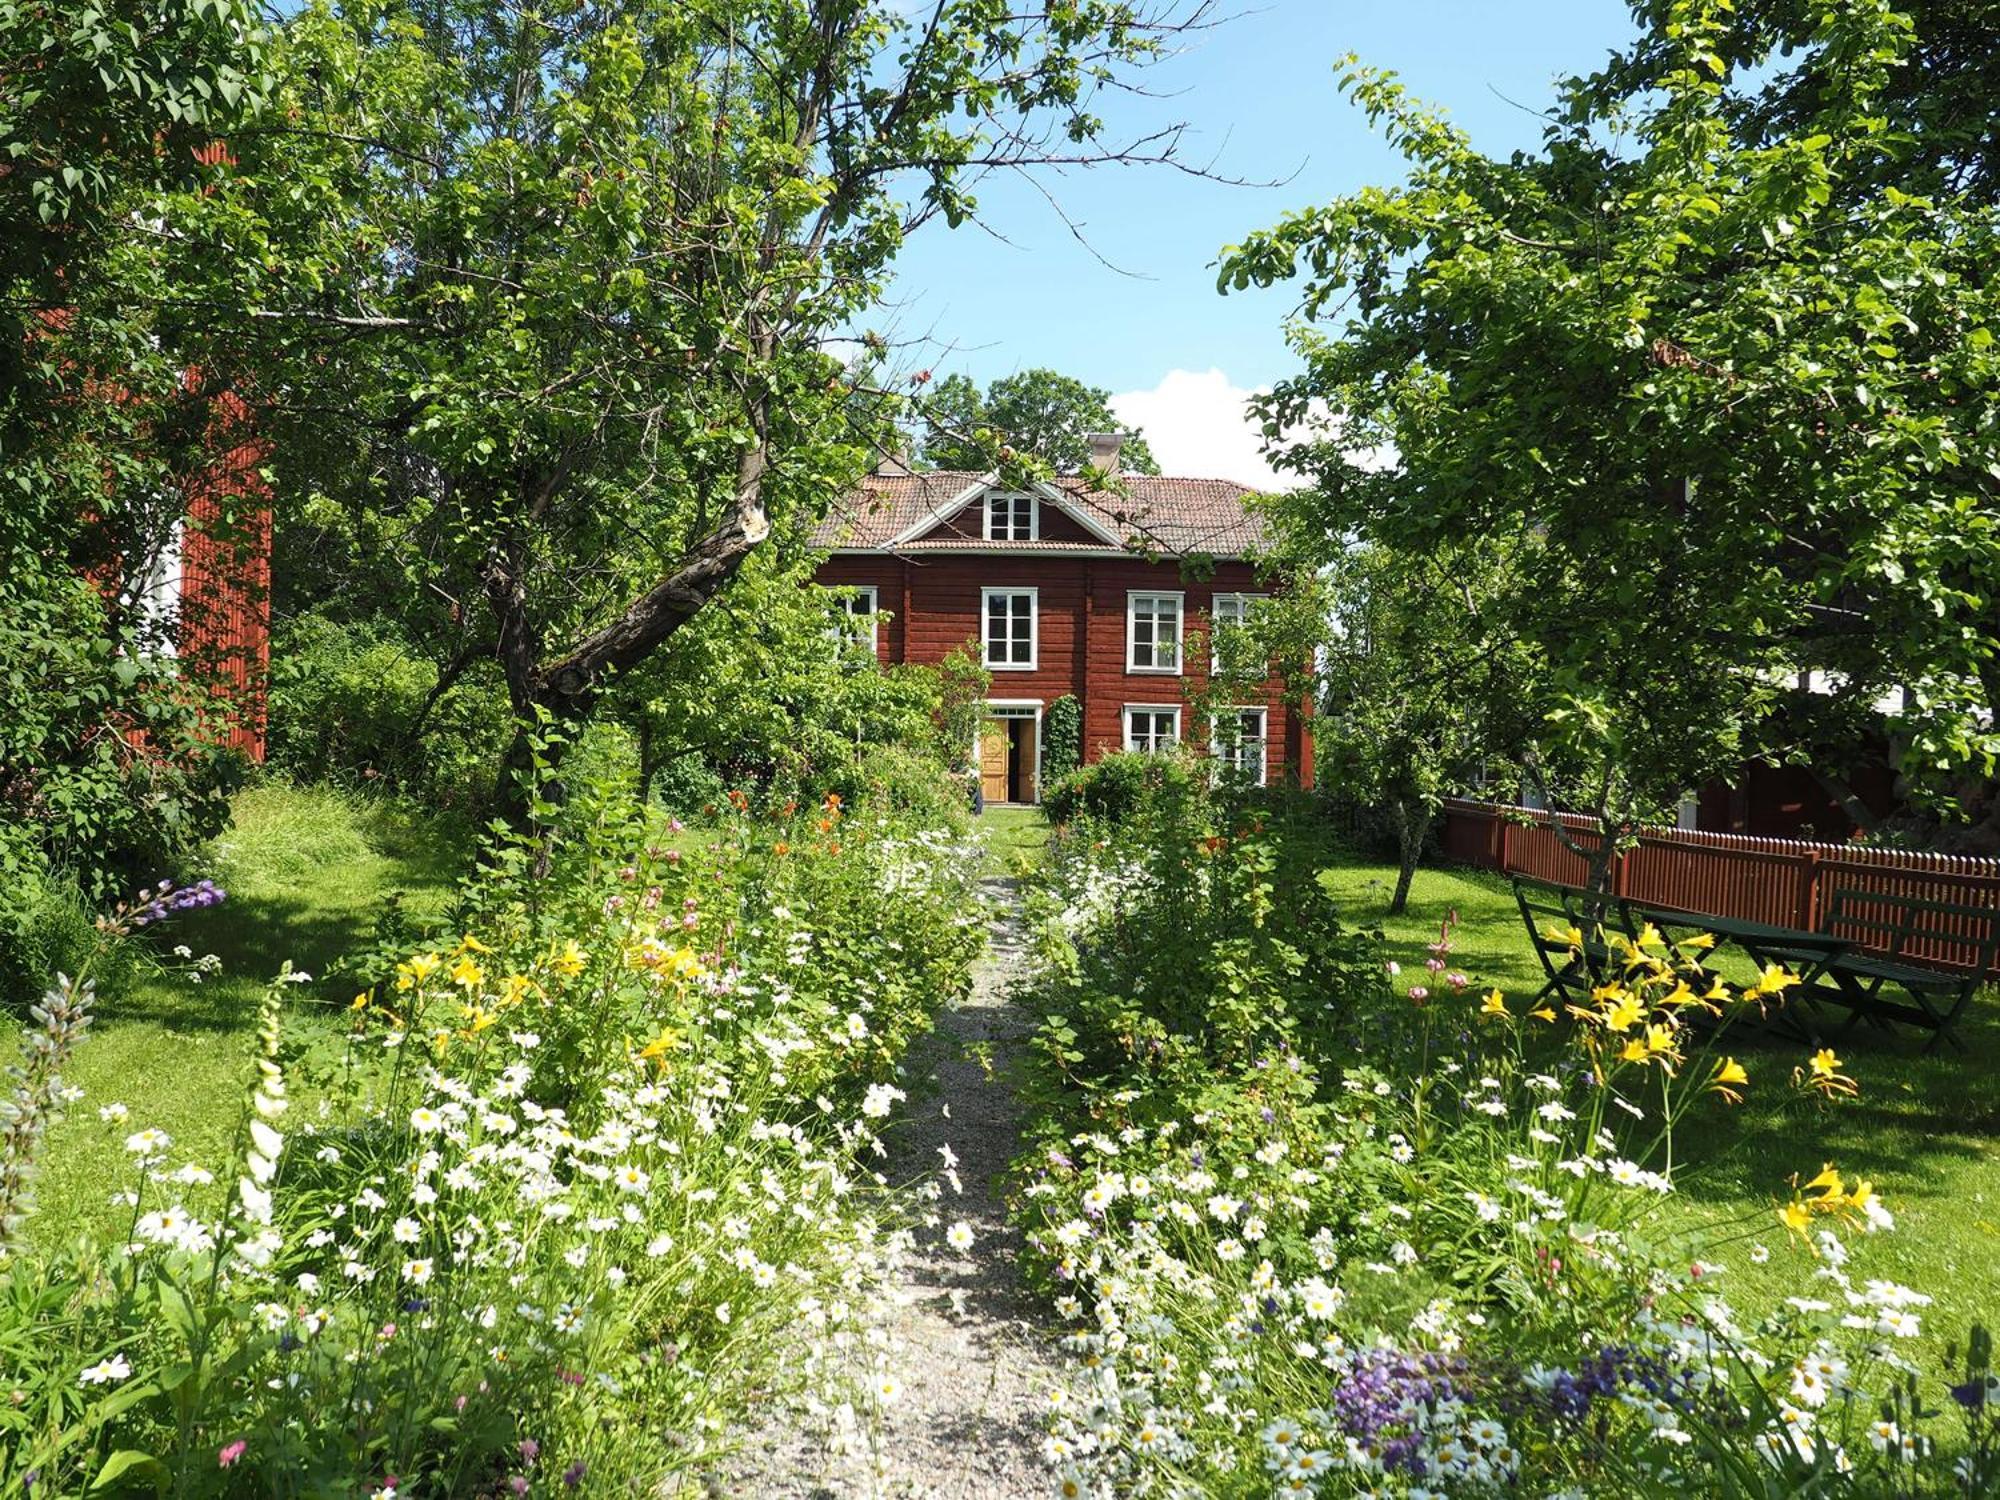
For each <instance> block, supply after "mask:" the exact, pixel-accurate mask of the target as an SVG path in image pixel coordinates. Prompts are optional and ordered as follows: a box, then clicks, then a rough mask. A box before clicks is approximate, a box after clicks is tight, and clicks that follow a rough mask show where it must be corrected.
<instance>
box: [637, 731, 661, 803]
mask: <svg viewBox="0 0 2000 1500" xmlns="http://www.w3.org/2000/svg"><path fill="white" fill-rule="evenodd" d="M659 771H660V757H659V749H658V736H657V735H656V734H655V733H654V731H653V716H652V715H651V714H649V713H647V712H646V711H645V710H644V709H643V708H642V709H641V710H640V711H639V807H640V810H641V811H644V810H645V809H646V808H647V807H649V806H650V805H651V804H652V800H653V778H654V777H655V776H657V775H658V774H659Z"/></svg>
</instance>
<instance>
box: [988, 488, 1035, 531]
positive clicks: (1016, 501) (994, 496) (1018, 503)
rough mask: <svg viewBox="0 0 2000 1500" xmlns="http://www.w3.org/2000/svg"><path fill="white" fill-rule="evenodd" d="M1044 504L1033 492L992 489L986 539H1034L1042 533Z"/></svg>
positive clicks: (989, 494) (989, 495)
mask: <svg viewBox="0 0 2000 1500" xmlns="http://www.w3.org/2000/svg"><path fill="white" fill-rule="evenodd" d="M1041 519H1042V518H1041V506H1040V504H1039V502H1038V501H1037V499H1036V497H1035V496H1034V495H1032V494H1025V493H1022V492H1019V491H1008V490H993V491H991V492H990V493H988V495H987V496H986V540H987V541H989V542H1032V541H1034V540H1035V538H1036V537H1037V536H1039V535H1040V533H1041Z"/></svg>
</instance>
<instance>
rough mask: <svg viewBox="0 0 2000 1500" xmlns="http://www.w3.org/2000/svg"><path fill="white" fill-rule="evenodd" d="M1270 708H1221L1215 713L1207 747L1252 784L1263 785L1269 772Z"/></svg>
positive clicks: (1234, 771) (1232, 770)
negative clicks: (1220, 710)
mask: <svg viewBox="0 0 2000 1500" xmlns="http://www.w3.org/2000/svg"><path fill="white" fill-rule="evenodd" d="M1270 722H1271V720H1270V712H1269V710H1267V709H1262V708H1230V709H1224V710H1223V711H1222V712H1221V713H1219V714H1217V715H1216V716H1215V733H1214V737H1213V739H1212V740H1211V741H1210V749H1211V751H1212V752H1213V754H1214V756H1215V758H1216V759H1217V760H1218V761H1220V762H1221V763H1222V764H1223V765H1225V766H1227V767H1228V768H1229V770H1230V771H1231V772H1232V773H1234V774H1235V775H1237V776H1240V777H1243V778H1245V779H1247V780H1248V781H1249V782H1250V784H1251V785H1252V786H1262V785H1263V784H1264V778H1265V776H1266V775H1267V774H1268V773H1269V760H1268V758H1267V754H1266V749H1267V746H1268V745H1269V744H1270V739H1269V732H1268V731H1269V726H1270Z"/></svg>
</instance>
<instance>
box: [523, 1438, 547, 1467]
mask: <svg viewBox="0 0 2000 1500" xmlns="http://www.w3.org/2000/svg"><path fill="white" fill-rule="evenodd" d="M541 1456H542V1445H541V1444H540V1443H538V1442H536V1441H535V1440H534V1439H533V1438H522V1439H521V1462H522V1463H524V1464H531V1463H533V1462H534V1461H535V1460H536V1459H538V1458H540V1457H541Z"/></svg>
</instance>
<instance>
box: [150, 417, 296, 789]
mask: <svg viewBox="0 0 2000 1500" xmlns="http://www.w3.org/2000/svg"><path fill="white" fill-rule="evenodd" d="M216 405H217V413H216V418H215V420H214V422H213V423H212V427H211V442H212V445H213V447H214V449H215V451H216V456H215V458H214V459H213V460H212V461H211V462H210V463H209V465H208V466H207V467H206V468H205V469H203V470H202V471H201V472H200V473H199V474H196V475H194V476H193V477H192V478H191V479H190V480H189V481H188V484H187V501H188V510H187V521H186V524H185V525H183V526H182V528H181V531H180V536H179V546H178V553H179V556H178V564H179V566H178V569H177V572H178V575H179V576H178V578H177V579H175V581H174V582H175V593H176V597H175V598H174V599H173V600H171V601H170V607H171V608H172V609H173V611H174V616H175V618H174V625H175V635H176V638H177V642H178V650H179V654H180V656H181V658H182V660H183V661H184V662H185V663H186V666H187V669H188V675H189V677H190V678H191V679H192V680H193V681H194V682H195V683H197V684H198V685H199V686H200V688H201V689H202V690H203V691H204V692H206V693H207V694H208V695H209V697H210V699H211V701H213V702H214V704H215V705H216V711H215V714H214V719H215V723H216V730H217V736H218V737H219V738H220V739H221V740H222V741H223V742H224V743H225V744H227V745H229V746H230V747H231V748H232V749H235V750H239V751H241V752H242V753H243V754H244V755H246V756H248V757H249V758H250V759H251V760H254V761H262V760H263V759H264V741H265V734H264V727H265V726H264V708H265V689H266V684H267V683H268V681H269V678H270V668H271V512H270V508H269V489H268V487H267V486H266V484H265V483H264V479H263V476H262V475H261V474H260V473H259V469H258V466H259V465H260V464H262V463H263V461H264V458H265V456H266V449H265V444H264V443H263V441H262V440H261V439H260V438H258V437H257V436H256V434H255V432H254V431H253V430H252V428H251V421H250V409H249V407H248V406H247V405H246V404H245V403H244V402H243V401H242V399H241V398H239V397H238V396H236V395H235V394H234V393H233V392H224V393H223V394H222V395H221V396H220V397H219V398H218V400H217V403H216ZM246 502H247V504H246Z"/></svg>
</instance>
